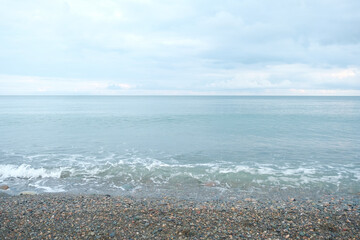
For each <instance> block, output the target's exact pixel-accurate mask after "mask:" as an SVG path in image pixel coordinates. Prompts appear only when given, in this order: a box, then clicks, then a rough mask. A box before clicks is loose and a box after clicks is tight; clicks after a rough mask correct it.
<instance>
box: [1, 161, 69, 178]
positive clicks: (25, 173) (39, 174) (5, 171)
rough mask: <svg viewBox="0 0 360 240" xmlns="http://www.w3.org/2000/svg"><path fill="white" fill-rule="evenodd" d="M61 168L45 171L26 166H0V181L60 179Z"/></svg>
mask: <svg viewBox="0 0 360 240" xmlns="http://www.w3.org/2000/svg"><path fill="white" fill-rule="evenodd" d="M61 171H62V169H61V168H58V169H54V170H47V169H44V168H33V167H31V166H30V165H28V164H21V165H20V166H17V165H12V164H5V165H3V164H0V179H6V178H11V177H14V178H46V177H49V178H60V175H61Z"/></svg>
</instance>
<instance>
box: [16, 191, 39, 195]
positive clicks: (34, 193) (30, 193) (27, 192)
mask: <svg viewBox="0 0 360 240" xmlns="http://www.w3.org/2000/svg"><path fill="white" fill-rule="evenodd" d="M36 194H37V193H36V192H33V191H24V192H21V193H20V194H19V195H36Z"/></svg>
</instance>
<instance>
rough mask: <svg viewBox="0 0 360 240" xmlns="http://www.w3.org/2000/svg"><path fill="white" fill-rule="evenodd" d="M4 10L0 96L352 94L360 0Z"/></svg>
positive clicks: (17, 4) (357, 73) (137, 2)
mask: <svg viewBox="0 0 360 240" xmlns="http://www.w3.org/2000/svg"><path fill="white" fill-rule="evenodd" d="M0 6H1V7H0V63H1V64H0V94H240V95H252V94H255V95H257V94H260V95H304V94H307V95H360V58H359V57H358V56H360V28H359V27H357V26H360V14H359V11H360V2H359V1H356V0H342V1H340V0H327V1H323V0H313V1H310V0H280V1H275V2H274V1H265V0H227V1H221V2H218V1H205V0H198V1H190V0H181V1H175V2H174V1H165V0H157V1H155V0H122V1H115V0H104V1H95V0H86V1H85V0H71V1H70V0H69V1H66V0H54V1H45V0H35V1H30V2H29V1H24V0H19V1H10V0H0Z"/></svg>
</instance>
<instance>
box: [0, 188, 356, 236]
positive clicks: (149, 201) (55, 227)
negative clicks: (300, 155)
mask: <svg viewBox="0 0 360 240" xmlns="http://www.w3.org/2000/svg"><path fill="white" fill-rule="evenodd" d="M359 198H360V196H359V195H353V196H351V197H346V198H344V197H333V196H331V195H326V196H323V197H319V198H317V199H316V200H312V199H309V198H302V199H299V198H297V199H295V198H289V197H287V198H266V197H265V198H262V199H256V198H249V197H246V198H245V197H244V198H242V199H241V198H239V199H236V200H233V201H224V200H211V201H197V200H189V199H188V200H180V199H176V198H166V197H163V198H135V197H121V196H109V195H67V194H42V195H34V196H26V195H25V196H6V195H3V196H0V222H1V225H0V239H360V207H359Z"/></svg>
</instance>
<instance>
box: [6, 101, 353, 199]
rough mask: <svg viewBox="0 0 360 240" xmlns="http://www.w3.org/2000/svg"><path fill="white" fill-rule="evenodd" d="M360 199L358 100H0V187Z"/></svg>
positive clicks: (118, 192)
mask: <svg viewBox="0 0 360 240" xmlns="http://www.w3.org/2000/svg"><path fill="white" fill-rule="evenodd" d="M2 183H6V184H7V185H9V186H11V191H12V193H14V194H16V193H18V192H20V191H23V190H35V191H38V192H76V193H79V192H80V193H112V194H129V193H143V194H147V193H152V194H153V193H166V192H176V191H179V192H180V191H181V192H182V193H191V192H198V191H199V190H209V191H212V192H215V193H216V194H222V193H234V194H235V193H236V194H237V193H239V192H242V191H265V192H266V191H271V190H272V189H309V190H313V191H327V192H345V193H355V192H360V97H165V96H164V97H125V96H117V97H105V96H37V97H35V96H2V97H0V184H2Z"/></svg>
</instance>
